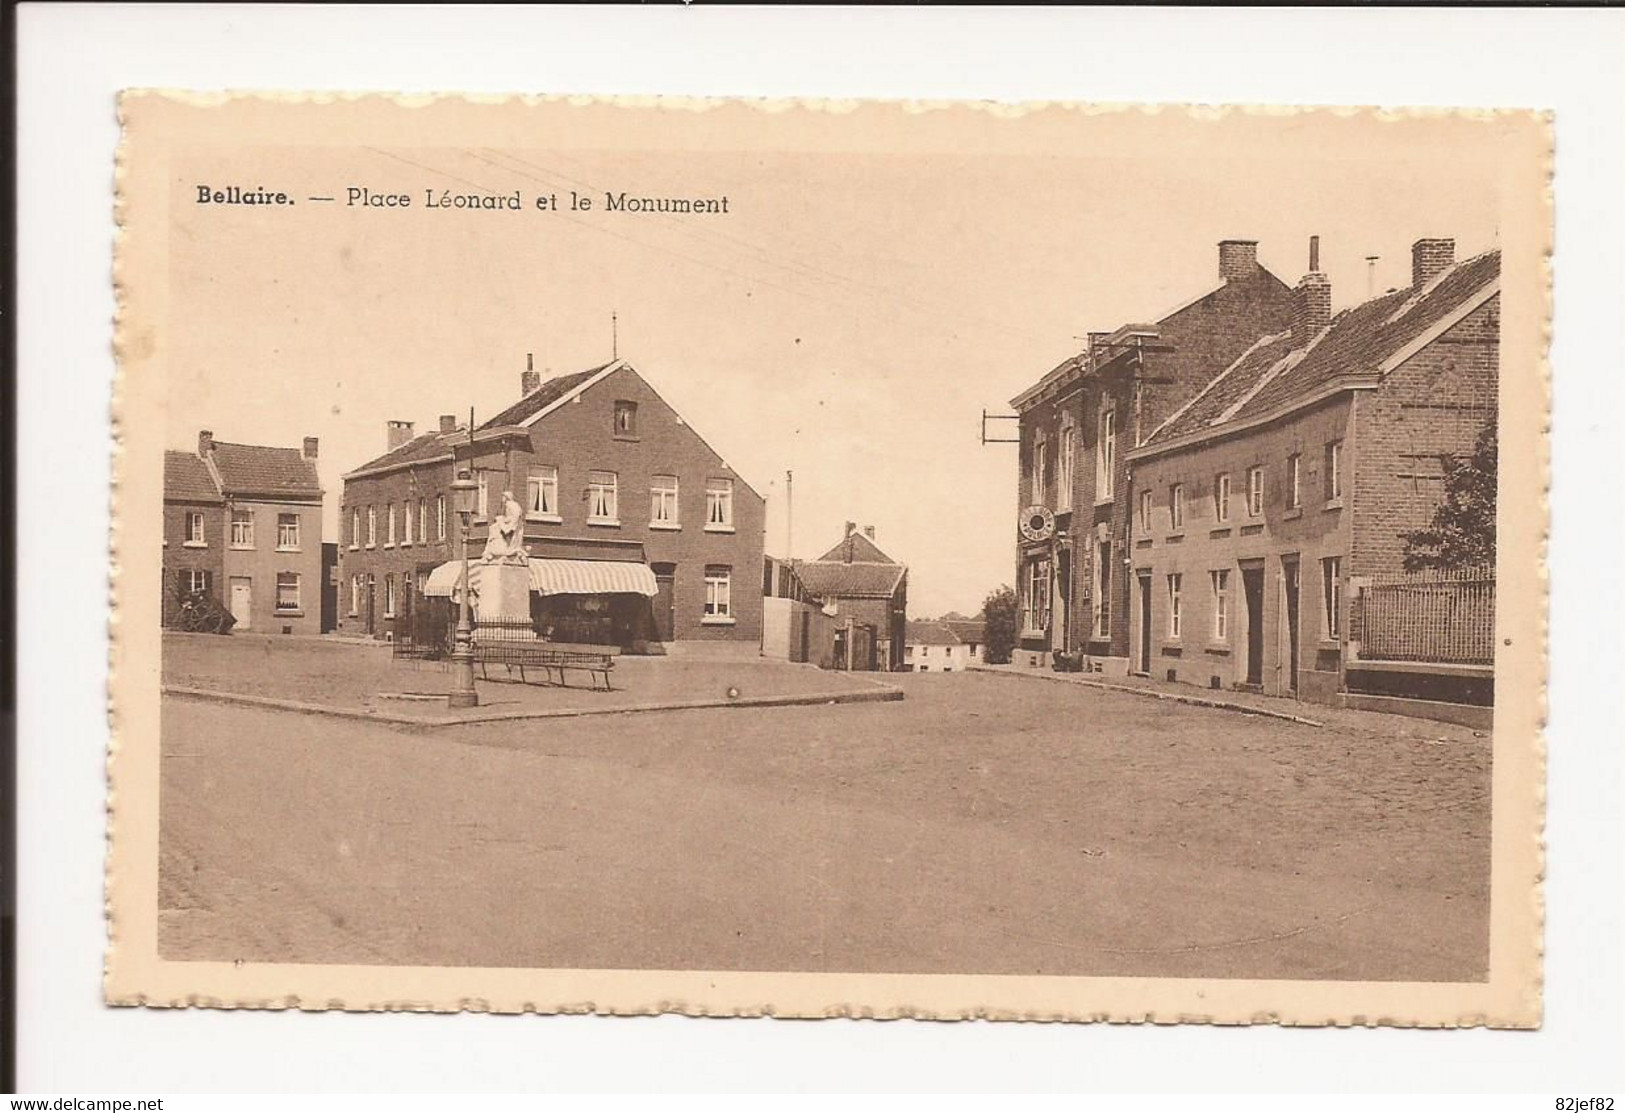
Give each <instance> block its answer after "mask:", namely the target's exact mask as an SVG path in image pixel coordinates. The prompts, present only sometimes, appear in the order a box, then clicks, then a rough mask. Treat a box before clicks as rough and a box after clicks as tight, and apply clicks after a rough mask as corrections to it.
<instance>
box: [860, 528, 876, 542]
mask: <svg viewBox="0 0 1625 1113" xmlns="http://www.w3.org/2000/svg"><path fill="white" fill-rule="evenodd" d="M863 536H865V537H867V538H868V539H869V540H871V541H873V540H874V539H875V527H874V526H864V527H863Z"/></svg>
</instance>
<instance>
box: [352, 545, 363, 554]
mask: <svg viewBox="0 0 1625 1113" xmlns="http://www.w3.org/2000/svg"><path fill="white" fill-rule="evenodd" d="M350 551H351V552H352V553H359V552H360V551H361V546H360V545H351V546H350Z"/></svg>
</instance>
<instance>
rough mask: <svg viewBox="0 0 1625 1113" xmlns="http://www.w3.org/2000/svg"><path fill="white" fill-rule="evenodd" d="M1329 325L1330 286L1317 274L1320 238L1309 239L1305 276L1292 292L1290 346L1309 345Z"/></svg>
mask: <svg viewBox="0 0 1625 1113" xmlns="http://www.w3.org/2000/svg"><path fill="white" fill-rule="evenodd" d="M1331 323H1332V284H1331V282H1329V281H1328V280H1327V278H1326V276H1325V275H1323V274H1321V273H1320V237H1319V236H1310V237H1309V273H1308V274H1305V275H1304V276H1303V277H1302V278H1301V279H1299V280H1298V288H1297V289H1296V290H1294V291H1292V344H1293V346H1294V347H1299V346H1301V345H1304V344H1307V343H1309V341H1310V340H1311V339H1313V337H1314V335H1315V334H1316V333H1318V332H1319V331H1320V330H1321V329H1323V328H1325V327H1326V326H1327V325H1329V324H1331Z"/></svg>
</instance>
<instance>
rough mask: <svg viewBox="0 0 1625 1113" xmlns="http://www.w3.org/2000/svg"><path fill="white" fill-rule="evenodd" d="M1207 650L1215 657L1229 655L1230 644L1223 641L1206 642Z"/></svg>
mask: <svg viewBox="0 0 1625 1113" xmlns="http://www.w3.org/2000/svg"><path fill="white" fill-rule="evenodd" d="M1207 651H1208V652H1209V653H1211V654H1213V655H1214V656H1216V657H1228V656H1230V646H1229V645H1228V644H1227V643H1225V642H1208V646H1207Z"/></svg>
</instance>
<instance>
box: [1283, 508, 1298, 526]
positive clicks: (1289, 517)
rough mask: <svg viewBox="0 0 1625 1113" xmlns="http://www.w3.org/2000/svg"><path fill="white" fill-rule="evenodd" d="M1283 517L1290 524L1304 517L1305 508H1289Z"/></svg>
mask: <svg viewBox="0 0 1625 1113" xmlns="http://www.w3.org/2000/svg"><path fill="white" fill-rule="evenodd" d="M1281 517H1282V519H1283V520H1285V521H1288V522H1291V521H1295V520H1296V519H1298V518H1301V517H1303V507H1301V506H1290V507H1288V508H1287V512H1286V513H1285V514H1282V515H1281Z"/></svg>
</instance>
